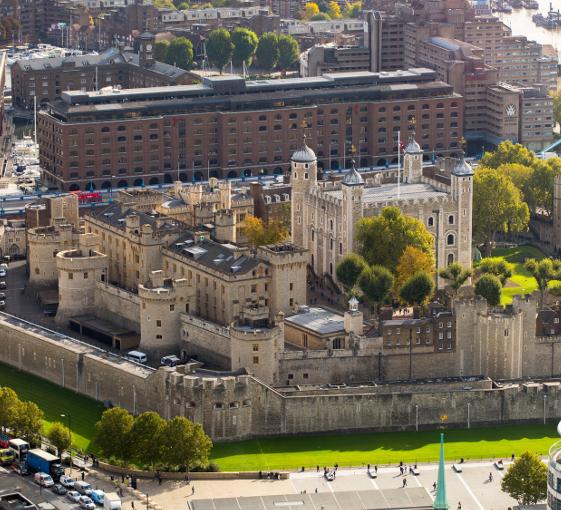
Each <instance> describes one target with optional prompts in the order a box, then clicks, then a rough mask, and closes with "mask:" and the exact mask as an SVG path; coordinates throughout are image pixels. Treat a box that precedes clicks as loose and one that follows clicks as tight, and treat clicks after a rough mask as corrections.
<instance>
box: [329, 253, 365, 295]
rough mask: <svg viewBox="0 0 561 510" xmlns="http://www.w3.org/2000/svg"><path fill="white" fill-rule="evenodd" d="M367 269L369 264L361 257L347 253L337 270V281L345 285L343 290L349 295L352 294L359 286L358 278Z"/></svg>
mask: <svg viewBox="0 0 561 510" xmlns="http://www.w3.org/2000/svg"><path fill="white" fill-rule="evenodd" d="M367 267H368V264H367V263H366V261H365V260H364V259H363V258H362V257H361V256H360V255H358V254H356V253H347V254H346V255H345V256H344V257H343V258H342V259H341V260H340V261H339V263H338V264H337V267H336V268H335V274H336V275H337V281H339V282H340V283H341V285H343V288H344V289H345V291H346V292H347V293H348V294H351V293H352V291H353V289H354V287H355V286H356V284H357V281H358V277H359V276H360V274H361V273H362V271H363V270H364V269H365V268H367Z"/></svg>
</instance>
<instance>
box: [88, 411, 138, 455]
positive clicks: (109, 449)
mask: <svg viewBox="0 0 561 510" xmlns="http://www.w3.org/2000/svg"><path fill="white" fill-rule="evenodd" d="M133 423H134V419H133V417H132V415H131V414H130V413H129V412H128V411H127V410H126V409H123V408H121V407H114V408H112V409H108V410H107V411H104V413H103V414H102V415H101V419H100V420H99V421H98V422H97V423H96V424H95V430H96V434H95V438H94V441H95V444H96V445H97V446H98V447H99V449H100V450H101V451H102V452H103V454H104V455H105V456H106V457H107V458H112V457H113V458H115V459H117V460H121V461H124V462H125V465H126V464H128V462H129V461H130V460H131V457H132V452H133V448H132V442H131V430H132V426H133Z"/></svg>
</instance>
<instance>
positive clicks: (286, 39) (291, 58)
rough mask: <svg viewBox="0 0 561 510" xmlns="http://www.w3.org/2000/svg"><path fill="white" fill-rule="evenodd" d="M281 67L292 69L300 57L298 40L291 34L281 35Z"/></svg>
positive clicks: (279, 42)
mask: <svg viewBox="0 0 561 510" xmlns="http://www.w3.org/2000/svg"><path fill="white" fill-rule="evenodd" d="M278 46H279V67H280V68H281V69H282V70H283V71H285V70H287V69H290V68H291V67H292V66H293V65H294V64H295V63H296V62H298V58H299V57H300V46H299V45H298V41H297V40H296V39H294V37H292V36H291V35H281V36H279V39H278Z"/></svg>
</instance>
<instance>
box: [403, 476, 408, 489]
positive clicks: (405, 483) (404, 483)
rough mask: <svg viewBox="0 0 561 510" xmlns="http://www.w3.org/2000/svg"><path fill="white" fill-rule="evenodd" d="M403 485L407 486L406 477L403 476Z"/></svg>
mask: <svg viewBox="0 0 561 510" xmlns="http://www.w3.org/2000/svg"><path fill="white" fill-rule="evenodd" d="M403 487H404V488H405V487H407V478H404V479H403Z"/></svg>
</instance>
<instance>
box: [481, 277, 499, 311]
mask: <svg viewBox="0 0 561 510" xmlns="http://www.w3.org/2000/svg"><path fill="white" fill-rule="evenodd" d="M501 291H502V285H501V281H500V280H499V279H498V278H497V277H496V276H495V275H493V274H484V275H483V276H482V277H481V278H479V280H477V282H476V283H475V293H476V294H477V295H478V296H482V297H484V298H485V299H486V300H487V304H488V305H489V306H497V305H498V304H499V303H500V302H501Z"/></svg>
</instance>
